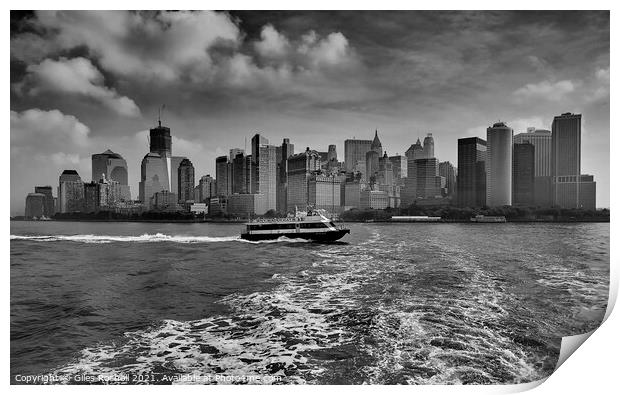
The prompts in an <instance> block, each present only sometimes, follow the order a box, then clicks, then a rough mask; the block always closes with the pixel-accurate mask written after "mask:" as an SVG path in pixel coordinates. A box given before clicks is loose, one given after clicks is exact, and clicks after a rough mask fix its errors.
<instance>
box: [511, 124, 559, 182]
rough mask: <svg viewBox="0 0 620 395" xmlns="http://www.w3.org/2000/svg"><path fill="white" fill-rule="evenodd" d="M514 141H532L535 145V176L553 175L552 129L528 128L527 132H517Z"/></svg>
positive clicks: (517, 142)
mask: <svg viewBox="0 0 620 395" xmlns="http://www.w3.org/2000/svg"><path fill="white" fill-rule="evenodd" d="M513 143H514V144H521V143H530V144H532V145H533V146H534V177H548V176H550V175H551V158H552V154H551V131H549V130H544V129H536V128H527V133H519V134H515V136H514V138H513Z"/></svg>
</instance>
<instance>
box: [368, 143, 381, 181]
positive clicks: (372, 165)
mask: <svg viewBox="0 0 620 395" xmlns="http://www.w3.org/2000/svg"><path fill="white" fill-rule="evenodd" d="M380 157H381V154H378V153H377V151H375V150H370V151H368V152H366V182H368V183H369V184H371V185H372V184H374V183H376V178H377V172H378V171H379V158H380Z"/></svg>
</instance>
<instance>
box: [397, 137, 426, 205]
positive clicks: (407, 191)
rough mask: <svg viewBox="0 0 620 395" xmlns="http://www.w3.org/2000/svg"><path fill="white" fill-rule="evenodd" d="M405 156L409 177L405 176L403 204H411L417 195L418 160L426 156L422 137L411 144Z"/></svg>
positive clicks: (402, 195)
mask: <svg viewBox="0 0 620 395" xmlns="http://www.w3.org/2000/svg"><path fill="white" fill-rule="evenodd" d="M405 156H406V157H407V178H405V182H404V184H405V185H404V188H403V191H402V194H401V205H402V206H409V205H410V204H412V203H413V202H414V201H415V199H416V197H417V187H418V182H417V179H416V177H417V170H416V160H418V159H423V158H424V147H422V143H420V139H418V140H417V141H416V142H415V144H411V146H410V147H409V148H408V149H407V151H405Z"/></svg>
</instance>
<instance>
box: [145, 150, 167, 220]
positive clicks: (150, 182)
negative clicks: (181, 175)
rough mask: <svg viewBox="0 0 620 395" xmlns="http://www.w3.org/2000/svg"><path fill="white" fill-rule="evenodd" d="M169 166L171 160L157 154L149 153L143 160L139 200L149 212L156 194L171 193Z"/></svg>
mask: <svg viewBox="0 0 620 395" xmlns="http://www.w3.org/2000/svg"><path fill="white" fill-rule="evenodd" d="M169 164H170V158H169V157H165V156H164V157H162V156H161V155H160V154H159V153H157V152H149V153H148V154H146V155H145V156H144V158H142V164H141V165H140V183H139V197H138V198H139V200H140V201H141V202H142V203H143V204H144V205H145V207H146V208H147V210H148V209H149V208H150V202H151V197H153V195H154V194H155V193H156V192H161V191H170V178H169V175H170V174H169V172H168V169H169ZM175 196H176V195H175Z"/></svg>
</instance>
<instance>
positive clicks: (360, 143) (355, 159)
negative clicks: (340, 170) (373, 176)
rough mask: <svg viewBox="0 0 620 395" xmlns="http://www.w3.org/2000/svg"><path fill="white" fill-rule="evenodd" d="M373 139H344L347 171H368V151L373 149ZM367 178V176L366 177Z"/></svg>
mask: <svg viewBox="0 0 620 395" xmlns="http://www.w3.org/2000/svg"><path fill="white" fill-rule="evenodd" d="M372 143H373V141H372V140H357V139H355V138H354V139H348V140H345V141H344V168H345V170H346V171H349V172H350V171H354V170H360V168H363V169H364V170H363V171H364V172H365V171H366V152H368V151H370V150H371V145H372ZM364 179H365V178H364Z"/></svg>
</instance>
